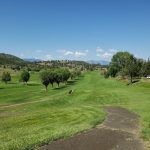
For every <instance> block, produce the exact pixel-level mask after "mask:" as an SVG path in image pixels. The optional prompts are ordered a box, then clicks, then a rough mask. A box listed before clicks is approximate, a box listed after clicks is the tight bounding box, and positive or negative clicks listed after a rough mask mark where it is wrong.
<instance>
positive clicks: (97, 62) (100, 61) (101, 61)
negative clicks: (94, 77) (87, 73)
mask: <svg viewBox="0 0 150 150" xmlns="http://www.w3.org/2000/svg"><path fill="white" fill-rule="evenodd" d="M87 63H89V64H100V65H109V63H110V62H109V61H105V60H88V61H87Z"/></svg>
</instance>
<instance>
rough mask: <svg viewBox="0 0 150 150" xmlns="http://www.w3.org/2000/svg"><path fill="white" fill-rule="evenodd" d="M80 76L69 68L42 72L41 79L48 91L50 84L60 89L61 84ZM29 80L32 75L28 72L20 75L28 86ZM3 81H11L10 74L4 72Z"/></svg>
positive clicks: (76, 71)
mask: <svg viewBox="0 0 150 150" xmlns="http://www.w3.org/2000/svg"><path fill="white" fill-rule="evenodd" d="M80 75H81V71H80V70H73V71H71V72H70V71H69V69H67V68H56V69H50V70H44V71H41V72H40V79H41V82H42V84H43V85H44V86H45V88H46V90H47V87H48V85H49V84H51V85H52V87H53V84H54V83H57V85H58V87H59V84H60V83H61V82H62V83H65V84H66V83H67V81H68V79H69V78H71V79H73V78H75V77H77V76H80ZM29 79H30V73H29V72H28V71H23V72H22V73H21V74H20V79H19V81H20V82H25V83H26V84H27V82H28V81H29ZM2 81H3V82H5V83H7V82H9V81H11V75H10V73H9V72H3V74H2Z"/></svg>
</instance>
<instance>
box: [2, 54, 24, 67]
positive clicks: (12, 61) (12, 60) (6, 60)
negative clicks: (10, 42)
mask: <svg viewBox="0 0 150 150" xmlns="http://www.w3.org/2000/svg"><path fill="white" fill-rule="evenodd" d="M25 63H26V62H25V61H24V60H22V59H21V58H19V57H16V56H14V55H10V54H5V53H0V65H23V64H25Z"/></svg>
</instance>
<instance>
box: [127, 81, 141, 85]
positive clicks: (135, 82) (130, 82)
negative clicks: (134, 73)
mask: <svg viewBox="0 0 150 150" xmlns="http://www.w3.org/2000/svg"><path fill="white" fill-rule="evenodd" d="M139 81H140V80H134V81H132V83H131V82H129V83H128V84H127V85H132V84H134V83H137V82H139Z"/></svg>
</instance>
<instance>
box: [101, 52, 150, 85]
mask: <svg viewBox="0 0 150 150" xmlns="http://www.w3.org/2000/svg"><path fill="white" fill-rule="evenodd" d="M147 75H150V60H149V59H148V61H145V60H142V59H138V58H136V57H135V56H134V55H132V54H130V53H129V52H117V53H116V54H115V55H114V56H113V57H112V59H111V62H110V65H109V67H108V70H107V71H106V72H105V73H104V76H105V77H106V78H107V77H109V76H111V77H116V76H121V77H122V78H125V77H129V78H130V83H133V78H134V77H146V76H147Z"/></svg>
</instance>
